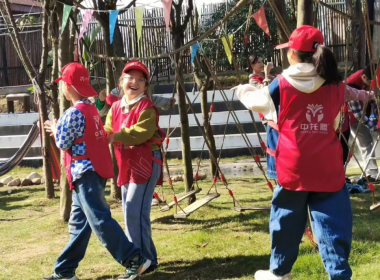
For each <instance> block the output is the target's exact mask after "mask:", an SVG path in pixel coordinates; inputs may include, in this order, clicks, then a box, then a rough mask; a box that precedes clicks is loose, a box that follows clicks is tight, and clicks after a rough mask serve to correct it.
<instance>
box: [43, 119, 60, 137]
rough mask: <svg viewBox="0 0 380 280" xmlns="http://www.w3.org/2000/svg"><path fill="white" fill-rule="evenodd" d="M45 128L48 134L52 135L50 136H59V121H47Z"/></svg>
mask: <svg viewBox="0 0 380 280" xmlns="http://www.w3.org/2000/svg"><path fill="white" fill-rule="evenodd" d="M44 128H45V130H46V131H47V132H48V133H50V136H53V137H55V135H56V134H57V120H53V121H51V120H47V121H46V122H45V123H44Z"/></svg>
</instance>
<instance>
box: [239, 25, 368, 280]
mask: <svg viewBox="0 0 380 280" xmlns="http://www.w3.org/2000/svg"><path fill="white" fill-rule="evenodd" d="M323 43H324V39H323V35H322V33H321V32H320V31H319V30H318V29H316V28H314V27H312V26H307V25H304V26H301V27H299V28H297V29H296V30H295V31H294V32H293V33H292V35H291V36H290V38H289V42H288V43H286V44H283V45H280V46H278V47H277V48H278V49H279V48H289V50H288V60H289V63H290V65H291V66H290V67H289V68H288V69H286V70H284V72H283V73H282V74H281V75H278V76H277V78H276V79H274V81H273V82H272V83H271V84H270V85H269V87H264V88H263V89H256V88H255V87H252V86H251V85H243V86H239V87H238V88H237V95H238V97H239V99H240V100H241V102H242V103H243V104H244V105H245V106H246V107H247V108H248V109H251V110H255V111H258V112H262V113H263V114H264V116H265V118H266V119H267V120H268V121H269V122H268V170H269V171H272V172H274V174H276V177H277V180H278V185H277V187H276V189H275V190H274V193H273V200H272V209H271V216H270V234H271V259H270V270H265V271H264V270H260V271H257V272H256V274H255V279H256V280H289V279H291V276H290V273H291V270H292V267H293V264H294V263H295V261H296V259H297V256H298V250H299V244H300V242H301V239H302V235H303V232H304V230H305V226H306V222H307V216H308V208H309V209H310V212H311V218H312V221H313V228H314V233H315V237H316V238H317V240H318V246H319V252H320V254H321V257H322V260H323V263H324V265H325V268H326V270H327V272H328V274H329V279H330V280H338V279H339V280H350V279H351V276H352V272H351V268H350V265H349V263H348V258H349V255H350V250H351V241H352V211H351V204H350V198H349V193H348V190H347V188H346V187H345V173H344V168H343V165H342V147H341V145H340V143H339V139H338V137H336V134H335V131H336V129H337V128H338V126H339V121H340V110H341V108H342V106H343V105H344V104H345V101H346V100H353V99H362V100H363V99H366V98H368V93H366V92H365V91H358V90H355V89H351V88H350V87H347V94H346V96H345V85H344V84H343V83H342V80H341V77H340V75H339V73H338V67H337V62H336V60H335V57H334V55H333V53H332V52H331V50H330V49H329V48H327V47H325V46H323ZM276 135H279V138H278V141H277V136H276ZM274 136H275V137H274ZM269 171H268V172H269ZM276 172H277V173H276Z"/></svg>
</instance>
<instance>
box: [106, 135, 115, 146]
mask: <svg viewBox="0 0 380 280" xmlns="http://www.w3.org/2000/svg"><path fill="white" fill-rule="evenodd" d="M107 139H108V144H112V143H113V142H114V141H115V137H114V134H111V135H110V136H108V138H107Z"/></svg>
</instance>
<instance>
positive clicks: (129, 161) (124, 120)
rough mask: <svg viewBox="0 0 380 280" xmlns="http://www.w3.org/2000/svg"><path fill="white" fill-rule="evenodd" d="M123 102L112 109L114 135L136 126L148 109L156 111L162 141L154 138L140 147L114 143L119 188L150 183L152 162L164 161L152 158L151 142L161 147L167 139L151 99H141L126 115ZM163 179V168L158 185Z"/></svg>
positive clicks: (116, 103) (159, 162)
mask: <svg viewBox="0 0 380 280" xmlns="http://www.w3.org/2000/svg"><path fill="white" fill-rule="evenodd" d="M121 101H122V100H119V101H116V102H115V103H114V104H113V105H112V109H111V110H112V127H113V131H114V133H116V132H119V131H120V130H121V128H125V127H126V128H130V127H131V126H133V125H134V124H136V123H137V121H138V119H139V117H140V114H141V112H142V111H144V110H146V109H148V108H154V109H155V111H156V116H157V127H158V132H159V134H160V136H161V141H159V140H157V139H156V138H154V137H152V138H151V139H149V141H146V142H145V143H143V144H141V145H138V146H125V145H124V144H123V143H120V142H115V143H114V146H115V155H116V160H117V164H118V166H119V177H118V179H117V184H118V185H119V186H122V185H125V184H129V183H136V184H143V183H146V182H148V181H149V179H150V177H151V175H152V161H155V162H157V163H158V164H160V165H162V161H160V160H157V159H156V158H155V157H153V156H152V149H151V142H155V143H157V144H158V145H160V146H161V144H162V141H163V140H164V138H165V133H163V132H162V130H161V128H159V126H158V120H159V113H158V111H157V109H156V107H155V106H154V104H153V102H152V101H151V100H150V99H149V98H143V99H141V101H139V103H138V104H137V105H136V106H135V107H133V109H132V110H131V111H129V112H128V113H126V114H123V113H122V108H121V107H120V104H121ZM162 177H163V176H162V168H161V176H160V179H159V180H158V182H157V183H156V184H157V185H162Z"/></svg>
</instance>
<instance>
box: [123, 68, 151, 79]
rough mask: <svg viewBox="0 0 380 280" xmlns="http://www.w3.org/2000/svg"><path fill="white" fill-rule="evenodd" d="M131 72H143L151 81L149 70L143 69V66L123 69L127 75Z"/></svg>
mask: <svg viewBox="0 0 380 280" xmlns="http://www.w3.org/2000/svg"><path fill="white" fill-rule="evenodd" d="M130 70H138V71H141V72H143V73H144V74H145V75H146V77H147V78H148V80H149V78H150V75H149V72H147V69H145V68H144V67H142V66H140V65H131V66H126V67H124V69H123V73H126V72H128V71H130Z"/></svg>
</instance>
